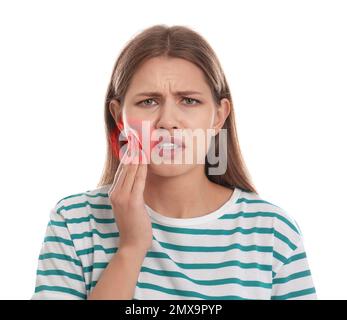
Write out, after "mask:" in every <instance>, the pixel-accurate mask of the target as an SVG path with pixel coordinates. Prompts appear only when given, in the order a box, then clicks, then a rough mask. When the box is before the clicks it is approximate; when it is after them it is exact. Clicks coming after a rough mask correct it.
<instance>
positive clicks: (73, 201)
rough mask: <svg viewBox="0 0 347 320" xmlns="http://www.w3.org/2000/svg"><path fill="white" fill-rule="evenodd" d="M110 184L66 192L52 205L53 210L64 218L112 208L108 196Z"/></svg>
mask: <svg viewBox="0 0 347 320" xmlns="http://www.w3.org/2000/svg"><path fill="white" fill-rule="evenodd" d="M110 186H111V185H104V186H100V187H97V188H94V189H91V190H85V191H81V192H78V193H73V194H68V195H66V196H64V197H63V198H60V199H59V200H58V202H57V203H56V204H55V206H54V211H55V212H56V213H57V214H58V215H61V216H62V217H63V218H65V219H70V218H74V217H75V216H82V215H88V214H90V213H95V212H99V211H104V210H106V211H108V210H110V209H112V207H111V204H110V202H109V197H108V190H109V188H110Z"/></svg>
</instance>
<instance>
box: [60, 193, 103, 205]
mask: <svg viewBox="0 0 347 320" xmlns="http://www.w3.org/2000/svg"><path fill="white" fill-rule="evenodd" d="M80 196H87V197H90V198H98V197H103V198H108V194H107V193H97V194H89V193H88V191H87V192H83V193H76V194H73V195H71V196H67V197H64V198H62V199H60V200H59V201H58V202H57V204H59V203H60V202H61V201H63V200H66V199H71V198H75V197H80Z"/></svg>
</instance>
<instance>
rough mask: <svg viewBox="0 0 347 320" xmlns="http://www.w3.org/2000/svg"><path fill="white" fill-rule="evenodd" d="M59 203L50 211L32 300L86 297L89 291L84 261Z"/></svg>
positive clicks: (78, 298)
mask: <svg viewBox="0 0 347 320" xmlns="http://www.w3.org/2000/svg"><path fill="white" fill-rule="evenodd" d="M57 206H58V204H57V205H56V206H55V208H53V209H52V210H51V212H50V220H49V223H48V225H47V229H46V234H45V237H44V241H43V243H42V247H41V251H40V255H39V259H38V266H37V272H36V284H35V293H34V294H33V296H32V297H31V300H85V299H86V297H87V294H86V292H87V291H86V285H85V279H84V274H83V267H82V263H81V260H80V259H79V257H78V256H77V253H76V250H75V246H74V243H73V241H72V239H71V235H70V232H69V229H68V228H67V224H66V221H65V219H64V217H63V216H62V214H60V213H57Z"/></svg>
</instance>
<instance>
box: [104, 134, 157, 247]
mask: <svg viewBox="0 0 347 320" xmlns="http://www.w3.org/2000/svg"><path fill="white" fill-rule="evenodd" d="M128 140H129V143H128V147H127V152H126V153H125V155H124V156H123V157H122V159H121V162H120V164H119V166H118V169H117V172H116V174H115V177H114V181H113V184H112V186H111V188H110V190H109V192H108V195H109V198H110V201H111V205H112V209H113V214H114V216H115V220H116V223H117V226H118V229H119V234H120V243H119V248H129V249H131V250H140V251H141V252H144V251H145V252H147V251H148V249H149V248H150V247H151V245H152V237H153V234H152V224H151V219H150V217H149V215H148V213H147V211H146V209H145V202H144V197H143V191H144V188H145V182H146V176H147V161H146V158H145V157H146V155H145V152H144V151H143V150H142V149H141V148H140V146H139V142H138V141H137V140H136V138H135V136H134V135H133V134H130V135H129V138H128ZM129 153H130V154H129Z"/></svg>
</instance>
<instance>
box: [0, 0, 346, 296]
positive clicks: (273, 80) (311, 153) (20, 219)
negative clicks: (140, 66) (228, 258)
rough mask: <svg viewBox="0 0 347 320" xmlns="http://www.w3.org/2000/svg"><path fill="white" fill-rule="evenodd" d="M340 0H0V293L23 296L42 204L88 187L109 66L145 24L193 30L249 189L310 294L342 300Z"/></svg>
mask: <svg viewBox="0 0 347 320" xmlns="http://www.w3.org/2000/svg"><path fill="white" fill-rule="evenodd" d="M346 16H347V10H346V2H345V1H317V0H315V1H304V0H300V1H293V0H292V1H279V0H277V1H245V0H243V1H230V0H229V1H201V0H199V1H177V0H175V1H170V2H169V1H86V0H84V1H62V0H60V1H33V0H31V1H14V0H12V1H1V2H0V41H1V44H0V46H1V49H0V90H1V93H0V125H1V127H0V130H1V131H0V136H1V166H0V170H1V172H0V176H1V187H0V188H1V190H0V194H1V197H2V200H1V220H0V223H1V229H0V245H1V255H0V259H1V263H0V274H1V292H0V298H1V299H29V298H30V297H31V295H32V294H33V291H34V287H35V277H36V275H35V273H36V267H37V259H38V254H39V250H40V247H41V243H42V241H43V237H44V232H45V228H46V225H47V222H48V217H49V216H48V215H49V210H50V209H51V208H52V207H53V206H54V205H55V203H56V202H57V201H58V200H59V199H60V198H62V197H64V196H67V195H70V194H72V193H79V192H83V191H86V190H88V189H93V188H95V187H96V184H97V182H98V180H99V178H100V175H101V172H102V168H103V164H104V157H105V151H106V149H105V147H106V144H105V136H104V123H103V104H104V98H105V94H106V88H107V84H108V81H109V79H110V76H111V71H112V68H113V65H114V62H115V60H116V58H117V55H118V54H119V52H120V50H121V49H122V47H123V46H124V44H125V42H126V41H128V40H129V39H130V38H131V37H132V36H134V35H135V34H136V33H138V32H140V31H141V30H143V29H144V28H146V27H149V26H151V25H153V24H157V23H163V24H167V25H176V24H178V25H185V26H188V27H191V28H193V29H195V30H196V31H198V32H199V33H200V34H201V35H203V36H204V37H205V38H206V39H207V40H208V41H209V43H210V44H211V45H212V47H213V48H214V50H215V51H216V53H217V55H218V57H219V59H220V61H221V64H222V66H223V68H224V71H225V73H226V76H227V79H228V82H229V85H230V89H231V93H232V98H233V102H234V108H235V112H236V121H237V127H238V133H239V139H240V143H241V148H242V151H243V155H244V158H245V160H246V164H247V166H248V168H249V171H250V173H251V175H252V177H253V180H254V182H255V185H256V188H257V189H258V191H259V192H260V194H261V195H262V197H263V198H264V199H266V200H268V201H270V202H273V203H275V204H277V205H279V206H281V207H282V208H284V209H285V210H286V211H287V212H288V213H289V214H290V215H291V216H292V217H294V218H295V220H296V221H297V222H298V224H299V226H300V228H301V230H302V232H303V234H304V243H305V247H306V252H307V256H308V260H309V264H310V268H311V272H312V276H313V280H314V283H315V286H316V290H317V295H318V298H319V299H346V298H347V294H346V289H345V288H346V286H347V278H346V265H347V251H346V228H347V218H346V217H347V212H346V180H347V174H346V163H347V156H346V142H345V141H346V137H347V129H346V115H347V112H346V108H347V98H346V89H347V86H346V84H347V83H346V82H347V63H346V57H347V48H346V30H347V19H346Z"/></svg>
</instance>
